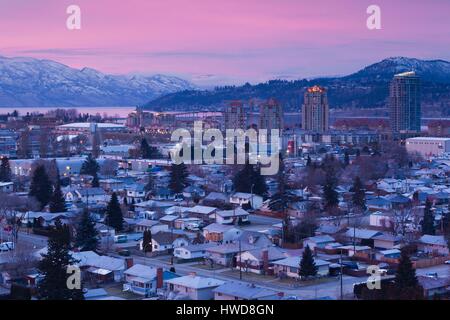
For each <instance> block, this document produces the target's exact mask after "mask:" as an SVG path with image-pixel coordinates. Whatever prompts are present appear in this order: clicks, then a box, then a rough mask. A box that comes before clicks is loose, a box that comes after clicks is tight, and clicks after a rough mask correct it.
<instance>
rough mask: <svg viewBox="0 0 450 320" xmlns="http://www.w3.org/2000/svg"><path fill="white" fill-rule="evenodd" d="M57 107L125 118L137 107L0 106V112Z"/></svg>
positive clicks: (23, 111) (20, 111)
mask: <svg viewBox="0 0 450 320" xmlns="http://www.w3.org/2000/svg"><path fill="white" fill-rule="evenodd" d="M55 109H77V110H78V112H79V113H89V114H93V115H95V114H97V113H99V114H100V115H103V114H105V113H106V114H107V115H108V116H112V117H114V116H119V117H120V118H125V117H126V116H127V115H128V114H129V113H130V112H132V111H134V110H135V109H136V108H135V107H16V108H14V107H0V114H6V113H8V112H9V113H12V112H13V111H14V110H17V111H18V112H19V114H21V115H24V114H27V112H29V113H32V112H41V113H45V112H47V111H49V110H55Z"/></svg>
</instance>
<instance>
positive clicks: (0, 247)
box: [0, 242, 14, 252]
mask: <svg viewBox="0 0 450 320" xmlns="http://www.w3.org/2000/svg"><path fill="white" fill-rule="evenodd" d="M11 250H14V243H12V242H3V243H1V244H0V252H4V251H11Z"/></svg>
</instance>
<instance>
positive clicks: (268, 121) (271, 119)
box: [258, 98, 283, 134]
mask: <svg viewBox="0 0 450 320" xmlns="http://www.w3.org/2000/svg"><path fill="white" fill-rule="evenodd" d="M258 129H267V131H268V133H269V134H270V130H272V129H279V130H280V134H281V131H282V130H283V108H282V106H281V104H280V103H279V102H278V101H277V100H275V99H273V98H272V99H269V100H268V101H267V102H264V103H261V104H260V106H259V126H258Z"/></svg>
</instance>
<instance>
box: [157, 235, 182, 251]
mask: <svg viewBox="0 0 450 320" xmlns="http://www.w3.org/2000/svg"><path fill="white" fill-rule="evenodd" d="M188 245H189V241H188V239H187V237H186V236H184V235H181V234H175V233H172V232H164V231H161V232H158V233H156V234H154V235H152V248H153V250H152V251H153V252H170V251H172V250H173V249H174V248H178V247H183V246H188Z"/></svg>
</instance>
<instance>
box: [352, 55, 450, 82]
mask: <svg viewBox="0 0 450 320" xmlns="http://www.w3.org/2000/svg"><path fill="white" fill-rule="evenodd" d="M405 71H415V72H416V73H417V74H418V75H419V76H420V77H421V78H422V79H423V80H425V81H431V82H442V83H450V62H448V61H444V60H420V59H415V58H406V57H393V58H388V59H384V60H382V61H380V62H378V63H375V64H372V65H370V66H368V67H366V68H364V69H362V70H360V71H358V72H357V73H354V74H352V75H350V76H348V77H344V79H353V80H362V79H365V78H367V79H369V78H372V80H375V79H386V78H387V79H391V78H392V77H393V76H394V75H395V74H398V73H401V72H405Z"/></svg>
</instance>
